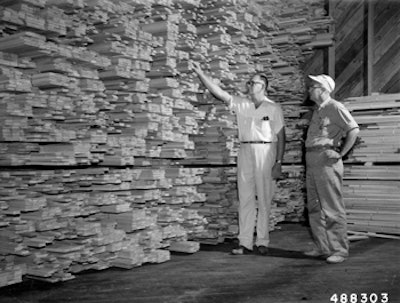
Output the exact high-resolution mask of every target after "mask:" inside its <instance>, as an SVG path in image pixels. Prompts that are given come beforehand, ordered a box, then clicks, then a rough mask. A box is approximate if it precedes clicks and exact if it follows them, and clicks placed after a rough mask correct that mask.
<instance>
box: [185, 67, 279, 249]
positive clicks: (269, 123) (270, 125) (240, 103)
mask: <svg viewBox="0 0 400 303" xmlns="http://www.w3.org/2000/svg"><path fill="white" fill-rule="evenodd" d="M193 70H194V71H195V72H196V73H197V75H198V76H199V78H200V80H201V81H202V83H203V84H204V85H205V86H206V87H207V89H208V90H209V91H210V92H211V93H212V94H213V95H214V96H215V97H216V98H218V99H220V100H222V101H224V102H225V103H226V104H227V105H228V106H229V108H230V109H231V110H233V111H234V112H235V113H236V117H237V124H238V129H239V141H240V149H239V155H238V163H237V167H238V175H237V176H238V192H239V236H238V239H239V246H238V247H237V248H234V249H233V250H232V254H234V255H243V254H246V253H251V252H252V251H253V244H254V230H256V239H255V245H256V246H257V250H258V252H259V253H260V254H261V255H266V254H267V253H268V245H269V216H270V209H271V202H272V197H273V194H274V189H275V181H274V178H276V177H277V176H279V175H280V174H281V162H282V159H283V154H284V149H285V129H284V119H283V113H282V109H281V106H280V105H279V104H277V103H275V102H273V101H272V100H270V99H269V98H268V97H267V96H266V91H267V87H268V79H267V77H266V76H265V75H264V74H255V75H253V76H252V78H251V79H250V81H248V82H247V93H248V95H249V96H248V97H242V96H234V95H231V94H229V93H228V92H226V91H224V90H223V89H221V87H219V86H218V85H217V84H216V83H214V81H213V80H212V79H211V78H209V77H208V76H207V75H205V73H204V72H203V70H202V69H201V67H200V65H199V64H198V63H197V62H193ZM256 197H257V199H256Z"/></svg>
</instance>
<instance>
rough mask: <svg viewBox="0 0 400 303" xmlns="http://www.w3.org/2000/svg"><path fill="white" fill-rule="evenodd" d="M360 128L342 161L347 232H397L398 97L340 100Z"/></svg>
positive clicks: (399, 216)
mask: <svg viewBox="0 0 400 303" xmlns="http://www.w3.org/2000/svg"><path fill="white" fill-rule="evenodd" d="M344 104H345V105H346V107H347V108H348V109H349V110H351V111H352V115H353V116H354V118H355V119H356V121H357V123H358V124H359V125H360V134H359V140H358V142H357V144H356V145H355V147H354V148H353V150H352V152H351V153H350V155H349V156H348V159H347V160H346V162H345V163H346V166H345V180H344V198H345V203H346V207H347V213H348V222H349V229H351V230H354V231H358V232H370V233H375V234H378V235H379V234H399V233H400V226H399V223H398V222H399V220H400V202H399V199H398V193H399V189H400V167H399V165H400V143H399V140H398V133H399V121H400V111H399V108H400V94H387V95H371V96H366V97H356V98H349V99H346V100H344Z"/></svg>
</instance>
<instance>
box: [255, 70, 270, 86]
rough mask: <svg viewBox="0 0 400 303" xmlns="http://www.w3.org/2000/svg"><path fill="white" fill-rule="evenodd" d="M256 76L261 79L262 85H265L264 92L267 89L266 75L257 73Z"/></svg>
mask: <svg viewBox="0 0 400 303" xmlns="http://www.w3.org/2000/svg"><path fill="white" fill-rule="evenodd" d="M257 75H258V76H259V77H260V78H261V80H263V81H264V83H265V90H267V88H268V77H267V75H266V74H264V73H258V74H257Z"/></svg>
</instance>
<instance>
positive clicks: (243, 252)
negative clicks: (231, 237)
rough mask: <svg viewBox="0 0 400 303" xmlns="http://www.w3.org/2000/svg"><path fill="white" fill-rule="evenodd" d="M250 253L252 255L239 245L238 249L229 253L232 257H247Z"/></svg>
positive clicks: (248, 250)
mask: <svg viewBox="0 0 400 303" xmlns="http://www.w3.org/2000/svg"><path fill="white" fill-rule="evenodd" d="M251 253H253V251H251V250H250V249H248V248H246V247H244V246H243V245H240V246H239V247H236V248H234V249H232V251H231V254H232V255H249V254H251Z"/></svg>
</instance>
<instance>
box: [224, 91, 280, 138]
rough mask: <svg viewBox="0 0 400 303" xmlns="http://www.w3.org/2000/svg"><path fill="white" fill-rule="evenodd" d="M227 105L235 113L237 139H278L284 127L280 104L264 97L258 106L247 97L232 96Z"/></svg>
mask: <svg viewBox="0 0 400 303" xmlns="http://www.w3.org/2000/svg"><path fill="white" fill-rule="evenodd" d="M229 107H230V109H231V110H233V111H234V112H235V113H236V117H237V123H238V129H239V141H266V142H276V141H278V138H277V134H278V133H279V131H280V130H281V129H282V128H283V127H284V118H283V113H282V109H281V106H280V105H279V104H277V103H275V102H273V101H272V100H269V99H268V98H267V97H265V101H263V102H262V103H261V104H260V106H259V107H258V108H256V107H255V105H254V103H253V102H252V101H250V100H249V99H247V98H244V97H239V96H232V98H231V101H230V104H229Z"/></svg>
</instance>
